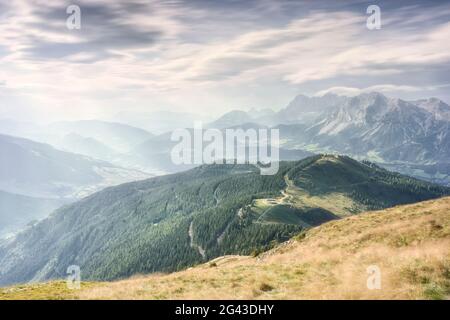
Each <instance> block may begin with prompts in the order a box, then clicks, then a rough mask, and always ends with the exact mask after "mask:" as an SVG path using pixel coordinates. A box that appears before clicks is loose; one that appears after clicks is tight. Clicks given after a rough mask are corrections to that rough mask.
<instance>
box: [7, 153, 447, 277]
mask: <svg viewBox="0 0 450 320" xmlns="http://www.w3.org/2000/svg"><path fill="white" fill-rule="evenodd" d="M447 194H450V190H449V189H448V188H444V187H440V186H437V185H433V184H430V183H426V182H422V181H418V180H415V179H412V178H408V177H405V176H402V175H400V174H395V173H390V172H388V171H386V170H384V169H380V168H379V167H377V166H375V165H373V164H371V163H367V162H366V163H360V162H357V161H354V160H352V159H350V158H347V157H339V156H328V155H320V156H314V157H310V158H307V159H305V160H302V161H297V162H283V163H281V165H280V170H279V172H278V174H277V175H274V176H262V175H260V174H259V171H258V170H257V169H256V168H255V167H253V166H251V165H208V166H201V167H198V168H195V169H192V170H189V171H186V172H183V173H178V174H173V175H168V176H163V177H156V178H152V179H149V180H145V181H139V182H133V183H128V184H124V185H121V186H117V187H112V188H108V189H105V190H103V191H101V192H98V193H96V194H94V195H92V196H89V197H87V198H85V199H83V200H81V201H79V202H77V203H75V204H72V205H70V206H67V207H64V208H62V209H60V210H57V211H56V212H54V213H53V214H52V215H51V216H50V217H49V218H48V219H46V220H44V221H42V222H41V223H39V224H37V225H36V226H34V227H32V228H31V229H29V230H27V231H26V232H23V233H22V234H20V235H18V236H17V237H16V238H15V239H13V240H10V241H9V242H7V243H3V244H0V284H3V285H4V284H9V283H15V282H26V281H30V280H45V279H50V278H60V277H63V276H64V275H65V274H66V269H67V267H68V266H69V265H79V266H80V267H81V270H82V274H83V279H96V280H110V279H117V278H123V277H127V276H130V275H133V274H137V273H150V272H155V271H176V270H180V269H183V268H186V267H188V266H191V265H194V264H197V263H200V262H202V261H205V260H208V259H212V258H215V257H217V256H221V255H227V254H252V253H253V254H258V252H260V251H262V250H265V249H268V248H270V247H271V246H273V245H275V244H276V243H278V242H281V241H285V240H287V239H289V238H290V237H291V236H292V235H294V234H296V233H298V232H299V231H300V230H302V229H304V228H307V227H310V226H315V225H319V224H321V223H323V222H326V221H329V220H333V219H339V218H340V217H343V216H348V215H352V214H355V213H359V212H362V211H365V210H368V209H381V208H385V207H390V206H393V205H396V204H404V203H413V202H417V201H421V200H425V199H432V198H437V197H441V196H443V195H447Z"/></svg>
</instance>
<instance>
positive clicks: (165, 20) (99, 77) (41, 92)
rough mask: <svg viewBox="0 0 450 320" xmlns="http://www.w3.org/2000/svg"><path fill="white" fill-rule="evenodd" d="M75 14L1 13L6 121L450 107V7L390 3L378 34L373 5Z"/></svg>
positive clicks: (175, 6) (13, 7) (97, 6)
mask: <svg viewBox="0 0 450 320" xmlns="http://www.w3.org/2000/svg"><path fill="white" fill-rule="evenodd" d="M70 4H72V3H71V2H69V1H68V2H64V1H28V0H13V1H10V2H9V3H5V4H3V3H1V4H0V12H1V13H0V28H1V30H2V32H1V33H0V43H1V45H0V99H1V101H0V108H3V112H2V110H0V116H5V115H6V116H8V115H12V113H13V111H14V110H16V111H17V113H23V112H22V110H25V109H32V111H33V112H34V113H30V114H33V116H35V115H36V114H38V115H39V114H40V115H41V118H46V117H47V118H48V117H50V118H60V117H65V118H73V117H78V118H83V117H84V118H85V117H107V116H108V115H110V114H113V113H115V112H118V111H120V110H129V109H141V110H157V109H169V108H170V109H176V110H183V111H193V112H199V113H211V112H216V113H221V112H224V111H226V110H227V109H229V108H236V107H239V108H246V107H248V108H251V107H269V108H280V107H282V106H283V104H285V103H287V101H288V100H290V99H291V98H292V96H293V95H294V94H296V93H300V92H303V93H309V94H313V93H315V92H318V94H323V93H324V92H330V91H332V92H338V91H340V92H341V93H342V92H346V93H347V94H354V93H355V92H358V91H360V90H379V91H384V92H391V93H392V95H401V96H403V97H411V98H417V97H419V96H430V95H433V96H438V97H441V98H443V99H446V100H450V99H449V98H450V95H449V94H448V87H447V84H448V83H450V79H449V78H450V76H449V74H450V72H449V71H450V63H449V62H450V47H449V44H448V39H450V22H449V21H450V19H449V18H450V4H448V3H445V2H440V1H430V2H426V3H421V2H417V3H414V2H411V1H409V2H402V1H396V2H395V4H393V3H392V2H387V1H386V2H380V3H379V5H380V8H381V13H382V28H381V29H380V30H373V31H371V30H368V29H367V28H366V19H367V17H368V15H367V14H366V8H367V6H368V4H367V3H366V2H364V1H346V2H339V4H332V3H331V2H327V1H304V2H302V1H287V0H286V1H270V0H261V1H256V0H255V1H245V2H240V1H221V2H216V1H181V0H180V1H178V0H171V1H162V0H160V1H156V0H153V1H148V0H146V1H143V0H142V1H140V0H132V1H128V0H127V1H126V0H123V1H118V0H116V1H110V0H108V1H107V0H94V1H92V0H91V1H78V2H77V4H78V5H79V6H80V8H81V12H82V15H81V26H82V27H81V30H68V29H67V28H66V19H67V17H68V15H67V14H66V8H67V6H69V5H70ZM364 88H365V89H364ZM5 110H7V111H5ZM6 113H7V114H6Z"/></svg>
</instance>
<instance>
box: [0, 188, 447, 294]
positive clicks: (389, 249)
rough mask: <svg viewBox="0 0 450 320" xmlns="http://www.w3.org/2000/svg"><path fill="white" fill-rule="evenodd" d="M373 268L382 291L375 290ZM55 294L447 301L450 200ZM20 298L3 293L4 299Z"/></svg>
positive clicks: (362, 217) (386, 212)
mask: <svg viewBox="0 0 450 320" xmlns="http://www.w3.org/2000/svg"><path fill="white" fill-rule="evenodd" d="M371 265H376V266H378V267H379V268H380V270H381V289H375V290H369V289H368V288H367V284H366V282H367V278H368V274H367V267H369V266H371ZM50 285H51V283H50V284H47V286H50ZM44 286H45V285H44ZM52 290H54V296H52V298H64V297H67V298H69V299H72V298H75V299H447V298H449V297H450V197H449V198H443V199H439V200H433V201H428V202H423V203H418V204H414V205H408V206H399V207H395V208H392V209H388V210H384V211H378V212H368V213H364V214H361V215H358V216H352V217H348V218H345V219H342V220H338V221H332V222H329V223H326V224H324V225H322V226H320V227H317V228H314V229H311V230H310V231H308V232H306V233H303V234H301V235H299V236H298V237H297V239H293V240H291V241H289V242H287V243H285V244H283V245H281V246H279V247H277V248H276V249H274V250H271V251H269V252H266V253H264V254H263V255H261V256H259V257H256V258H252V257H242V256H227V257H221V258H218V259H215V260H213V261H210V262H208V263H206V264H203V265H200V266H197V267H194V268H190V269H188V270H185V271H182V272H177V273H172V274H155V275H150V276H135V277H133V278H130V279H128V280H122V281H116V282H109V283H99V284H90V285H88V286H86V287H83V288H82V289H81V290H79V291H75V292H74V291H72V292H70V293H67V290H66V289H63V288H58V287H54V288H53V289H52ZM48 291H51V290H50V289H49V290H48ZM23 293H24V294H22V295H21V297H24V298H26V297H25V296H26V291H24V292H23ZM66 294H67V296H65V295H66ZM14 296H16V293H14V292H11V293H4V292H3V293H2V291H1V290H0V299H1V298H8V297H9V298H11V297H14ZM47 297H48V295H44V296H42V298H47Z"/></svg>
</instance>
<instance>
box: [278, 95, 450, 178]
mask: <svg viewBox="0 0 450 320" xmlns="http://www.w3.org/2000/svg"><path fill="white" fill-rule="evenodd" d="M311 106H314V108H315V109H314V108H313V109H311V108H312V107H311ZM310 110H316V111H315V112H313V114H314V116H313V117H308V116H307V115H306V114H305V112H306V113H308V112H309V111H310ZM311 112H312V111H311ZM280 114H284V118H286V119H287V118H289V116H290V119H291V121H288V120H285V121H284V122H282V124H281V125H278V126H277V128H278V129H280V137H281V146H282V147H283V148H287V149H303V150H308V151H311V152H332V153H339V154H347V155H349V156H352V157H355V158H358V159H367V160H370V161H375V162H377V163H380V164H382V165H385V166H386V167H392V166H394V167H395V170H398V171H400V172H402V173H404V174H409V175H414V176H416V177H420V178H426V179H428V180H430V181H433V182H438V183H444V184H450V171H449V170H448V169H446V168H447V167H448V165H449V159H450V118H449V117H448V115H449V114H450V107H449V106H448V105H447V104H445V103H444V102H442V101H440V100H438V99H429V100H419V101H404V100H401V99H392V98H388V97H386V96H384V95H382V94H381V93H377V92H372V93H363V94H360V95H358V96H355V97H340V98H337V96H334V95H326V96H323V97H312V98H308V97H306V96H300V97H298V98H296V99H295V100H294V101H293V102H292V103H291V105H290V106H288V107H287V108H285V109H283V110H281V111H280V112H279V115H280ZM299 115H302V117H301V119H300V118H298V116H299ZM292 122H294V123H292Z"/></svg>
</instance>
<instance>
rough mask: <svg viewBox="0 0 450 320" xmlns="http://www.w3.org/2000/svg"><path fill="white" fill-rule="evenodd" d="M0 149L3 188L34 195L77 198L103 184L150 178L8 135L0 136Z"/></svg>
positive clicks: (0, 181)
mask: <svg viewBox="0 0 450 320" xmlns="http://www.w3.org/2000/svg"><path fill="white" fill-rule="evenodd" d="M0 150H2V152H1V153H0V190H3V191H7V192H11V193H16V194H22V195H28V196H31V197H43V198H59V197H67V198H77V197H81V196H84V195H86V194H89V193H92V192H94V191H96V190H99V189H100V188H102V186H103V187H104V186H108V185H113V184H118V183H121V182H126V181H130V180H129V179H130V178H131V179H133V180H134V179H137V178H138V177H141V178H145V177H148V175H145V174H143V173H142V172H140V173H139V172H137V171H133V170H127V169H124V168H120V167H117V166H114V165H112V164H110V163H108V162H105V161H99V160H94V159H91V158H89V157H86V156H83V155H79V154H74V153H70V152H64V151H61V150H58V149H55V148H53V147H52V146H50V145H48V144H44V143H38V142H35V141H32V140H28V139H24V138H18V137H13V136H8V135H0ZM127 175H128V176H129V177H128V178H127V177H126V176H127Z"/></svg>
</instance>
